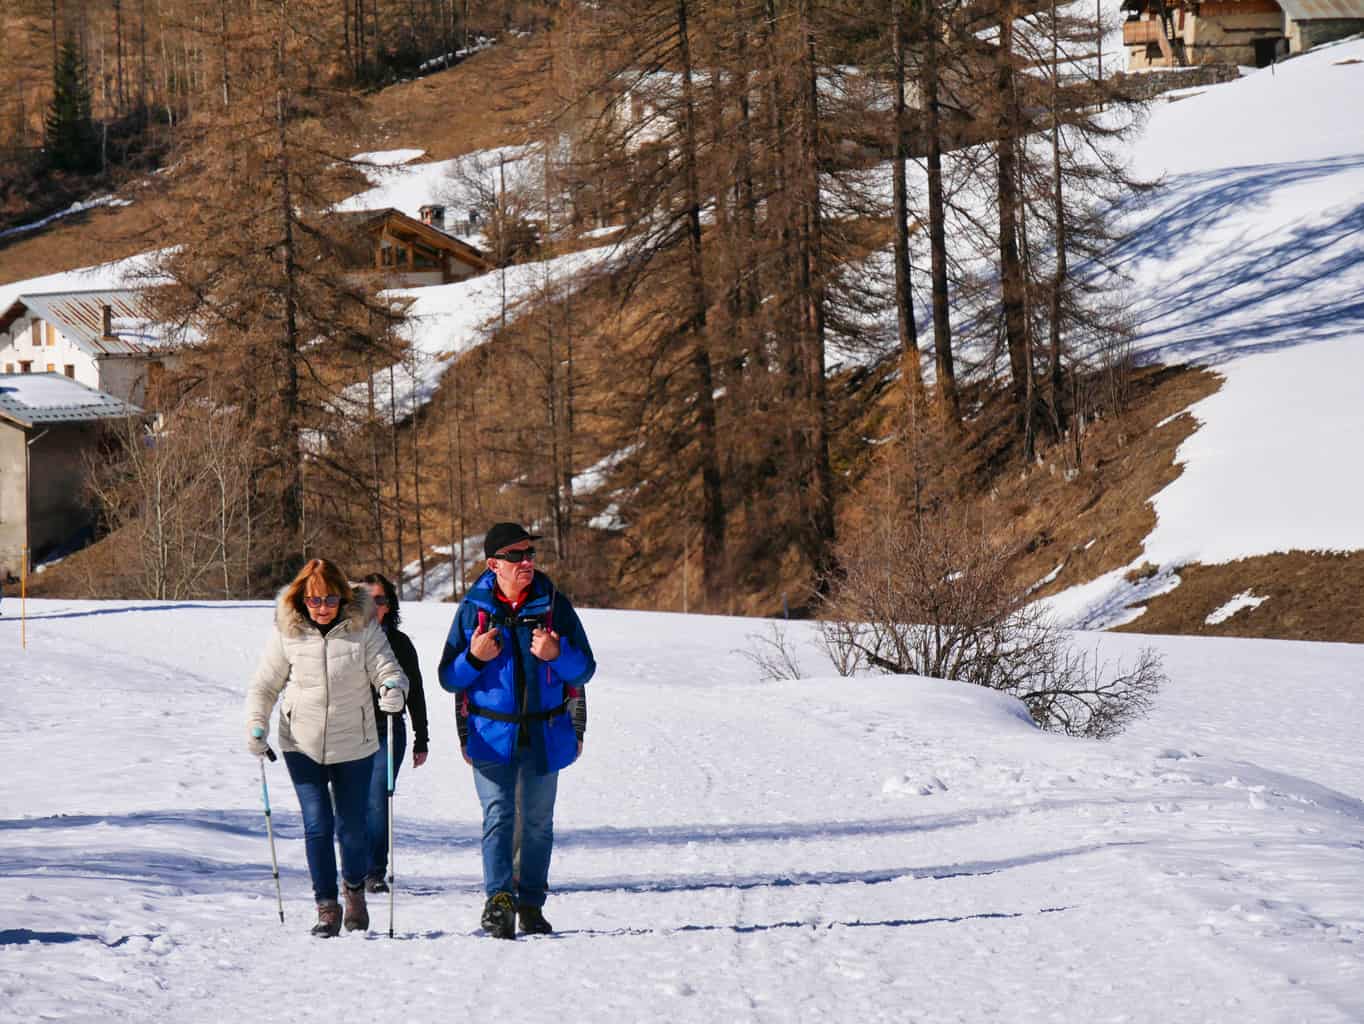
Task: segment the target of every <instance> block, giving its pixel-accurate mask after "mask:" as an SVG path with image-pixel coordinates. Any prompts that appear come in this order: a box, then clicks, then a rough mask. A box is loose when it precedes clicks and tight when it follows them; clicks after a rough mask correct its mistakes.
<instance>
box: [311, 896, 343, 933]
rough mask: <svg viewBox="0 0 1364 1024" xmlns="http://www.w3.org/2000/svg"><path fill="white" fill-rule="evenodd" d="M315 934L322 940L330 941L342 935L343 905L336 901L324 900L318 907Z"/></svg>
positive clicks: (314, 927)
mask: <svg viewBox="0 0 1364 1024" xmlns="http://www.w3.org/2000/svg"><path fill="white" fill-rule="evenodd" d="M313 934H314V935H316V936H317V937H318V938H320V939H330V938H332V937H334V936H336V935H340V934H341V904H339V903H337V902H336V900H323V901H322V902H321V903H319V904H318V905H317V924H315V925H313Z"/></svg>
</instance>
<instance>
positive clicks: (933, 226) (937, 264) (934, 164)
mask: <svg viewBox="0 0 1364 1024" xmlns="http://www.w3.org/2000/svg"><path fill="white" fill-rule="evenodd" d="M923 2H924V8H923V9H924V12H925V22H926V24H925V30H924V64H923V97H924V107H925V113H926V114H927V125H926V127H927V135H928V139H927V142H928V147H927V148H928V246H929V253H930V272H931V274H932V283H933V349H934V357H935V360H936V367H937V372H938V373H937V375H938V408H939V413H940V415H941V417H942V419H943V422H944V423H946V424H947V426H948V427H949V428H950V429H953V430H955V429H956V428H957V427H958V426H959V425H960V423H961V400H960V398H959V397H958V395H957V371H956V363H955V360H954V359H953V358H952V320H951V313H950V307H949V306H948V292H947V224H946V221H947V212H946V203H945V202H944V201H943V187H942V106H941V100H940V96H939V81H938V76H939V62H938V44H939V42H940V41H941V40H940V36H939V32H940V27H941V23H940V22H939V21H938V19H937V17H936V15H935V13H934V10H935V8H934V6H933V0H923Z"/></svg>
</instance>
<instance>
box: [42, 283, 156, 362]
mask: <svg viewBox="0 0 1364 1024" xmlns="http://www.w3.org/2000/svg"><path fill="white" fill-rule="evenodd" d="M18 301H19V302H20V303H22V304H23V305H24V306H25V307H26V308H27V309H29V310H30V311H31V312H32V313H34V314H35V315H36V316H39V317H41V318H42V319H44V320H47V321H49V322H50V323H53V324H56V325H57V327H58V329H60V330H61V332H62V334H64V335H66V336H67V337H68V338H70V339H71V340H72V341H74V342H75V343H76V344H77V345H79V346H81V347H82V348H84V349H86V350H87V351H89V352H91V353H92V354H93V355H95V356H141V355H148V354H150V353H152V352H156V351H160V350H161V349H163V348H164V347H165V346H166V345H167V343H168V340H169V339H168V338H167V336H166V332H165V330H164V329H163V328H162V327H161V326H160V325H158V324H157V323H156V321H155V311H154V310H153V309H152V305H151V301H150V297H149V295H148V294H147V292H146V290H145V289H137V288H111V289H98V290H94V291H66V292H46V293H40V294H26V295H21V296H20V297H19V300H18ZM105 306H108V307H109V310H110V315H111V317H112V318H113V320H114V329H113V331H112V332H111V333H110V334H108V335H106V334H105V333H104V307H105Z"/></svg>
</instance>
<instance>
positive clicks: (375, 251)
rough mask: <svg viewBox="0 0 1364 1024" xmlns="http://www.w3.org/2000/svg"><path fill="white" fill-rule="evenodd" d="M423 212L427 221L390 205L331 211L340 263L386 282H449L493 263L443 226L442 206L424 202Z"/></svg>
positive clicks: (390, 285) (396, 285)
mask: <svg viewBox="0 0 1364 1024" xmlns="http://www.w3.org/2000/svg"><path fill="white" fill-rule="evenodd" d="M422 213H423V216H424V218H425V221H422V220H417V219H416V218H414V217H409V216H408V215H407V214H405V213H403V212H402V211H400V210H395V209H392V208H386V209H382V210H350V211H346V212H343V213H330V214H328V215H327V216H326V218H325V223H326V224H327V225H328V226H330V227H332V228H337V227H339V228H340V231H339V234H340V235H341V238H342V240H343V247H342V251H341V254H340V258H341V261H342V264H343V265H344V266H345V267H346V268H348V269H351V270H353V271H355V272H356V273H359V274H364V275H367V276H369V275H373V276H374V277H377V278H380V279H381V280H382V287H387V288H417V287H421V286H424V285H432V284H450V283H451V282H453V281H463V280H464V279H465V278H469V277H474V276H475V275H478V274H484V273H487V272H488V271H489V270H492V269H493V266H494V264H493V262H492V260H490V259H488V257H487V256H485V255H484V254H483V251H482V250H481V249H479V248H477V247H476V246H473V245H470V244H469V243H468V242H466V241H464V240H462V239H459V238H456V237H455V236H454V235H452V234H449V233H448V232H446V231H444V230H443V229H442V227H440V226H439V224H442V223H443V222H444V214H445V210H444V207H441V206H424V207H422Z"/></svg>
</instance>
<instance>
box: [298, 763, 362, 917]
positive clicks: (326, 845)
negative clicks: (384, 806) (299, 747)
mask: <svg viewBox="0 0 1364 1024" xmlns="http://www.w3.org/2000/svg"><path fill="white" fill-rule="evenodd" d="M373 761H374V755H373V754H371V755H370V756H369V757H362V758H359V759H358V760H355V761H343V762H341V763H340V764H318V763H317V762H316V761H314V760H313V759H312V758H311V757H309V756H308V755H307V754H300V753H299V752H298V751H296V750H287V751H285V752H284V763H285V764H286V765H287V766H288V768H289V778H290V779H292V780H293V783H294V792H295V793H297V794H298V805H299V808H300V809H301V810H302V811H303V839H304V848H305V849H306V850H307V851H308V873H309V874H311V875H312V878H313V897H314V898H315V899H316V900H317V901H318V902H319V903H320V902H322V901H323V900H335V899H336V898H337V895H338V891H337V886H336V848H335V847H334V846H333V845H332V837H333V836H335V837H336V838H337V839H339V840H340V841H341V877H342V878H344V879H345V880H346V884H347V885H350V886H357V885H363V884H364V881H365V875H366V874H367V873H368V872H369V832H368V831H367V829H366V827H365V802H366V799H367V796H368V794H369V779H370V775H371V773H372V771H373ZM333 799H334V800H335V802H336V809H335V812H333V810H332V801H333Z"/></svg>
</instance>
